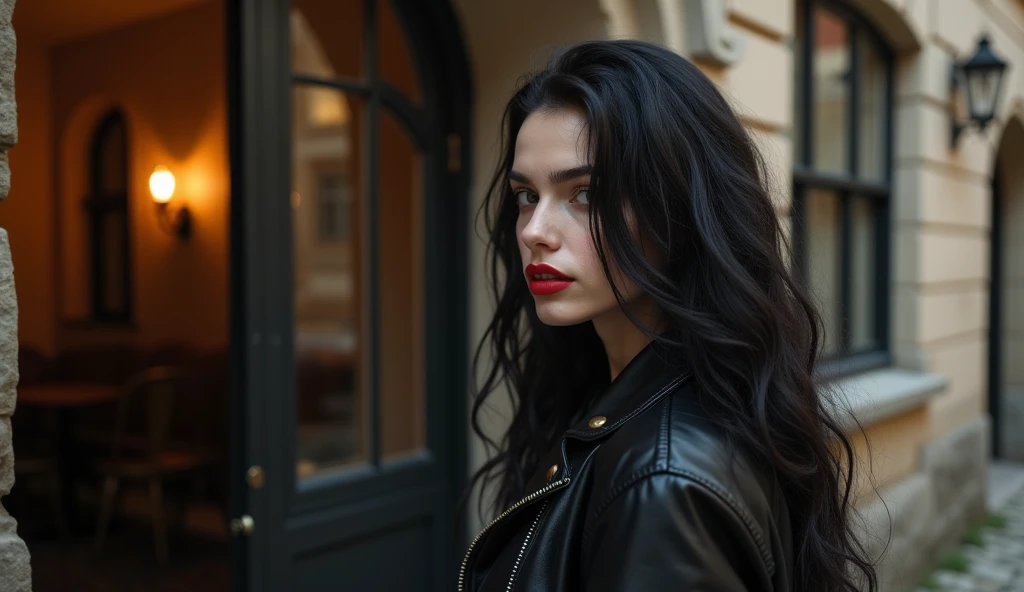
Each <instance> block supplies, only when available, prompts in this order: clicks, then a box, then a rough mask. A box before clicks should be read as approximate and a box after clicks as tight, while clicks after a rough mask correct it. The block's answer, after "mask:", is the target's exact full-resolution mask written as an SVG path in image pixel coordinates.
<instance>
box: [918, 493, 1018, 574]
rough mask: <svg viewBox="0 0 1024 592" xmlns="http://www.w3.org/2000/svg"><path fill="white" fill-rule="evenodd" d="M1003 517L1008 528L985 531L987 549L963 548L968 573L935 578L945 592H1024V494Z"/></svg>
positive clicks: (1010, 503) (941, 572) (1009, 505)
mask: <svg viewBox="0 0 1024 592" xmlns="http://www.w3.org/2000/svg"><path fill="white" fill-rule="evenodd" d="M1000 513H1001V514H1002V515H1003V516H1005V517H1006V526H1005V527H1004V528H1001V529H996V528H988V527H984V528H983V529H982V533H981V538H982V541H983V542H984V543H985V544H984V546H976V545H963V546H961V547H960V549H959V553H960V554H961V555H963V556H964V557H965V558H967V560H968V562H969V570H968V573H955V572H951V571H946V570H938V571H936V572H934V573H933V574H932V578H933V580H934V581H935V582H936V583H937V584H939V590H940V591H941V592H1024V491H1018V492H1017V493H1016V494H1014V497H1013V498H1012V499H1011V500H1010V502H1008V503H1007V505H1006V506H1004V507H1003V509H1002V510H1000ZM915 592H927V591H926V590H924V589H918V590H915Z"/></svg>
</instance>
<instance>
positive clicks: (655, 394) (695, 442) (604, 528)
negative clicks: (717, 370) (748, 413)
mask: <svg viewBox="0 0 1024 592" xmlns="http://www.w3.org/2000/svg"><path fill="white" fill-rule="evenodd" d="M669 357H670V356H668V355H667V353H666V352H665V350H664V349H663V348H662V347H660V346H657V345H655V344H652V345H649V346H648V347H647V348H646V349H644V350H643V351H642V352H641V353H639V354H638V355H637V356H636V357H635V358H634V359H633V361H632V362H630V363H629V365H628V366H627V367H626V368H625V369H623V371H622V372H621V373H620V375H619V376H618V377H617V378H616V379H615V381H613V382H612V384H611V386H610V387H609V388H608V390H607V392H605V393H604V394H603V395H601V396H600V397H599V398H598V400H597V401H596V402H595V403H594V404H593V405H592V406H591V408H590V410H589V411H588V412H587V414H586V417H585V418H583V419H582V420H581V421H580V422H579V423H577V424H576V425H574V426H573V427H572V428H571V429H569V430H568V431H567V432H565V435H564V437H563V438H562V442H561V446H560V447H557V448H555V449H553V450H551V451H550V452H549V453H548V454H547V456H546V457H545V458H544V461H543V462H542V464H541V466H542V467H543V468H542V469H541V470H539V471H538V474H537V475H535V476H534V477H533V478H532V479H531V481H530V482H529V483H528V485H527V488H526V491H527V492H528V494H527V495H526V496H525V497H524V498H523V499H522V500H520V501H519V502H517V503H516V504H514V505H513V506H512V507H511V508H509V510H508V511H506V512H504V513H503V514H502V515H501V516H499V517H498V519H497V520H495V521H494V522H492V523H491V524H490V525H489V526H487V527H486V528H485V529H484V530H483V531H482V532H481V533H480V534H479V535H478V536H477V538H476V539H475V540H474V541H473V543H472V544H471V545H470V548H469V551H468V552H467V553H466V558H465V559H464V561H463V564H462V571H461V572H460V574H459V591H460V592H463V591H465V592H498V591H501V592H510V591H513V590H524V591H531V592H549V591H552V592H553V591H570V590H573V591H576V590H580V591H586V592H601V591H612V590H614V591H619V592H630V591H636V592H657V591H660V590H672V591H678V592H687V591H692V592H733V591H743V590H749V591H762V590H764V591H768V590H771V591H777V592H781V591H787V590H789V589H790V586H791V578H792V577H793V539H792V532H791V528H790V521H789V511H788V508H787V506H786V501H785V499H784V498H783V495H782V490H781V488H780V486H779V483H778V481H777V479H776V478H775V477H774V473H773V471H772V468H771V467H770V466H765V464H764V463H758V462H754V461H753V460H752V459H751V458H750V457H749V456H747V455H745V454H743V453H742V452H741V451H735V452H733V450H734V449H733V448H730V447H729V445H728V444H727V442H726V438H725V436H724V434H723V432H722V431H721V429H720V428H718V427H717V426H715V425H713V424H712V423H711V422H710V421H709V420H708V418H707V415H706V413H704V412H703V411H702V409H701V407H700V405H699V404H698V402H697V392H696V388H695V384H694V383H693V381H691V380H689V375H688V374H687V373H686V372H685V371H684V370H680V369H678V368H675V367H673V365H672V364H669V363H667V362H666V361H665V360H666V359H668V358H669Z"/></svg>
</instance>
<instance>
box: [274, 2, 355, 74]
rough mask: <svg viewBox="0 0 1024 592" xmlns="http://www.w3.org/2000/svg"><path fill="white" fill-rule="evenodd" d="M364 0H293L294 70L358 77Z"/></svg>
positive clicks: (306, 72) (305, 72)
mask: <svg viewBox="0 0 1024 592" xmlns="http://www.w3.org/2000/svg"><path fill="white" fill-rule="evenodd" d="M362 6H363V2H362V0H292V10H291V23H290V24H289V29H290V32H291V52H292V56H291V62H292V71H293V72H295V73H297V74H308V75H311V76H319V77H322V78H349V79H352V78H359V77H360V65H361V64H362V59H363V53H362V52H363V8H362Z"/></svg>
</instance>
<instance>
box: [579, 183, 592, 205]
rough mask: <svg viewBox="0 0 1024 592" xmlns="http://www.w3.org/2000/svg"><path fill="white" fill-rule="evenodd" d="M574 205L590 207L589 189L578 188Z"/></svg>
mask: <svg viewBox="0 0 1024 592" xmlns="http://www.w3.org/2000/svg"><path fill="white" fill-rule="evenodd" d="M576 203H579V204H583V205H590V187H580V188H579V189H577V190H576Z"/></svg>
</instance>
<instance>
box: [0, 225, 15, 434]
mask: <svg viewBox="0 0 1024 592" xmlns="http://www.w3.org/2000/svg"><path fill="white" fill-rule="evenodd" d="M17 389H18V301H17V296H16V294H15V291H14V265H13V263H12V262H11V245H10V241H9V238H8V235H7V231H6V230H4V229H3V228H0V416H3V415H11V414H12V413H14V405H15V402H16V399H17V392H18V391H17Z"/></svg>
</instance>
